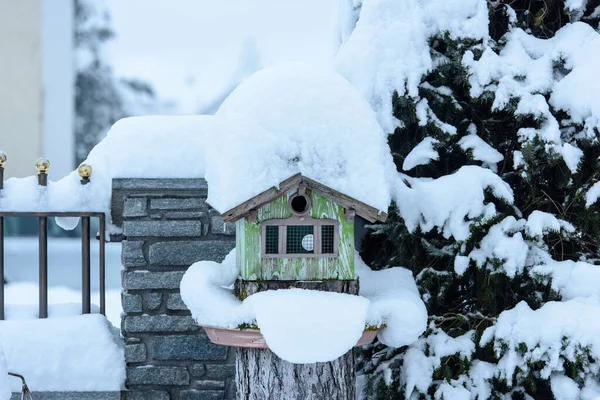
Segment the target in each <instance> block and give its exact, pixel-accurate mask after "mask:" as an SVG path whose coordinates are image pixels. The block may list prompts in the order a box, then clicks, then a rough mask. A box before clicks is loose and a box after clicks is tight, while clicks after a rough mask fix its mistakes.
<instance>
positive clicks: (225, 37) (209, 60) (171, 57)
mask: <svg viewBox="0 0 600 400" xmlns="http://www.w3.org/2000/svg"><path fill="white" fill-rule="evenodd" d="M337 4H338V0H301V1H298V0H212V1H211V0H170V1H166V0H127V1H123V0H107V5H108V7H109V10H110V13H111V17H112V22H113V26H114V28H115V31H116V33H117V37H116V38H115V39H114V40H113V41H112V42H111V44H110V45H109V49H108V50H109V55H110V57H111V62H112V64H113V67H114V70H115V72H116V74H117V75H118V76H124V77H139V78H143V79H146V80H148V81H150V82H151V83H152V84H153V85H154V87H155V88H156V89H157V91H158V93H159V95H160V96H161V97H163V98H166V99H173V100H175V101H177V103H178V104H179V107H178V109H179V111H180V112H181V113H193V112H196V111H197V110H198V108H199V107H201V106H202V105H204V104H206V103H207V102H208V101H209V100H210V99H212V98H213V97H214V96H215V95H217V94H218V93H219V92H220V91H221V90H222V89H223V88H224V87H226V86H227V84H228V83H229V82H230V81H231V80H232V77H233V76H234V75H235V74H236V71H238V70H239V64H240V62H239V60H240V54H241V51H242V50H241V49H242V46H243V44H244V43H249V42H252V41H254V42H255V43H256V47H257V50H258V54H259V59H260V62H261V64H262V65H263V66H268V65H272V64H276V63H280V62H286V61H307V62H314V63H322V64H331V61H332V57H333V52H334V49H335V24H336V18H337Z"/></svg>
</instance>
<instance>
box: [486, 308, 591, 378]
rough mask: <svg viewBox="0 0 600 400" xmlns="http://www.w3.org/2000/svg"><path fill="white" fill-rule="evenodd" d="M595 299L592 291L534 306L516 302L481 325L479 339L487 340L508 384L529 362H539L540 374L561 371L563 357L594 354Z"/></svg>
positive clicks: (521, 374) (546, 375)
mask: <svg viewBox="0 0 600 400" xmlns="http://www.w3.org/2000/svg"><path fill="white" fill-rule="evenodd" d="M597 315H600V301H599V299H598V298H597V297H590V298H575V299H572V300H567V301H564V302H553V301H550V302H548V303H546V304H544V305H543V306H542V307H541V308H540V309H538V310H532V309H531V308H529V306H528V305H527V303H525V302H521V303H519V304H517V306H516V307H515V308H513V309H511V310H508V311H504V312H502V313H501V314H500V316H499V317H498V321H497V322H496V324H495V325H494V326H492V327H490V328H488V329H486V330H485V331H484V333H483V335H482V338H481V345H482V346H485V345H486V344H488V343H492V344H493V346H494V350H495V352H496V355H497V356H498V358H499V362H498V373H499V376H500V377H501V378H503V379H506V381H507V382H508V384H509V385H510V384H511V383H512V382H513V377H514V376H515V375H516V376H517V377H525V376H527V374H528V371H529V369H530V365H532V364H535V363H536V362H541V363H543V364H542V365H543V368H542V369H541V370H540V376H541V378H542V379H549V378H550V376H551V375H552V373H555V372H560V373H562V372H564V362H565V361H569V362H573V363H574V362H577V358H578V357H587V356H588V354H589V356H591V357H593V358H594V359H598V358H600V320H598V318H596V316H597Z"/></svg>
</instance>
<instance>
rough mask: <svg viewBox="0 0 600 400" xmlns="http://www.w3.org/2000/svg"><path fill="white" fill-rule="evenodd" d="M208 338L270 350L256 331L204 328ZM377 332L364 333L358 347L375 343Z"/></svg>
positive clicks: (238, 345) (230, 344)
mask: <svg viewBox="0 0 600 400" xmlns="http://www.w3.org/2000/svg"><path fill="white" fill-rule="evenodd" d="M203 328H204V330H205V331H206V334H207V335H208V338H209V339H210V341H211V342H213V343H214V344H220V345H222V346H235V347H252V348H255V349H268V348H269V346H267V342H265V338H264V337H263V335H262V334H261V333H260V331H258V330H256V329H245V330H240V329H225V328H217V327H214V326H203ZM377 332H379V330H376V331H364V332H363V334H362V336H361V337H360V339H358V342H357V343H356V346H364V345H365V344H369V343H373V340H375V337H377Z"/></svg>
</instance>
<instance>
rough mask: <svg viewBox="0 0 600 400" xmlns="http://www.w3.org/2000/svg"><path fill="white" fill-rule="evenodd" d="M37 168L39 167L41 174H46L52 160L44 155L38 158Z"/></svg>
mask: <svg viewBox="0 0 600 400" xmlns="http://www.w3.org/2000/svg"><path fill="white" fill-rule="evenodd" d="M35 169H37V171H38V172H39V173H40V174H45V173H46V172H48V170H49V169H50V161H48V160H46V159H45V158H43V157H40V158H38V159H37V161H36V162H35Z"/></svg>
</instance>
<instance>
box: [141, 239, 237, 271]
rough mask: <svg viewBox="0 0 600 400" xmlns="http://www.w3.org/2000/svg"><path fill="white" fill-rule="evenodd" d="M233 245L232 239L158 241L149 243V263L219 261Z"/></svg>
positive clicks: (173, 263) (174, 263)
mask: <svg viewBox="0 0 600 400" xmlns="http://www.w3.org/2000/svg"><path fill="white" fill-rule="evenodd" d="M234 247H235V243H234V242H233V241H220V240H204V241H200V240H198V241H178V242H158V243H153V244H151V245H150V250H149V258H150V264H151V265H185V266H189V265H191V264H193V263H195V262H196V261H200V260H210V261H216V262H221V261H223V259H224V258H225V256H226V255H227V254H229V252H230V251H231V249H233V248H234Z"/></svg>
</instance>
